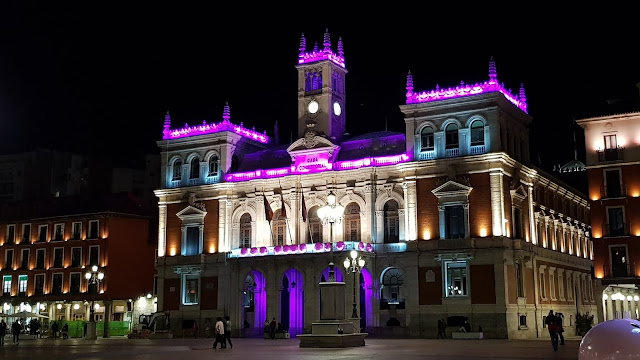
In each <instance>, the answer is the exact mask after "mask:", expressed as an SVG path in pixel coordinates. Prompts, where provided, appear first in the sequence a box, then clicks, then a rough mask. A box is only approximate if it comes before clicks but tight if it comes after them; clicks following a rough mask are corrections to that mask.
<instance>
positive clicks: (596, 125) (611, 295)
mask: <svg viewBox="0 0 640 360" xmlns="http://www.w3.org/2000/svg"><path fill="white" fill-rule="evenodd" d="M577 122H578V124H579V125H580V126H582V128H583V129H584V131H585V144H586V148H587V149H586V150H587V152H586V153H587V176H588V180H589V202H590V206H591V212H590V216H591V226H592V232H593V241H594V261H593V263H594V264H593V265H594V275H595V277H596V278H597V279H598V282H597V285H598V286H597V287H596V289H597V293H598V296H597V298H598V317H599V319H600V320H601V321H602V320H610V319H614V318H621V317H623V316H630V317H631V318H634V319H638V304H639V303H638V300H639V296H640V292H639V291H638V285H639V284H640V245H638V244H637V241H638V237H639V236H640V164H639V163H638V161H639V160H640V130H639V129H640V113H638V112H635V113H626V114H620V115H611V116H601V117H593V118H587V119H581V120H578V121H577Z"/></svg>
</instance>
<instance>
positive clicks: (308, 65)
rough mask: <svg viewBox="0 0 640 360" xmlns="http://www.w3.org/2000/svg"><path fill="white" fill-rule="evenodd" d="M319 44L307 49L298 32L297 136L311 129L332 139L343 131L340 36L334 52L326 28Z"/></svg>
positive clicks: (344, 101) (343, 94)
mask: <svg viewBox="0 0 640 360" xmlns="http://www.w3.org/2000/svg"><path fill="white" fill-rule="evenodd" d="M322 45H323V48H322V49H319V48H318V43H317V42H316V43H315V45H314V47H313V50H312V51H311V52H307V49H306V48H307V41H306V39H305V37H304V34H302V37H301V38H300V54H299V55H298V65H297V66H296V68H297V69H298V137H300V138H302V137H304V136H305V134H306V133H307V132H308V131H309V129H312V130H313V131H314V132H315V133H316V134H318V135H322V136H326V137H327V138H328V139H329V140H331V141H332V142H334V141H335V140H340V138H341V137H342V134H344V131H345V103H346V98H345V76H346V74H347V69H346V68H345V66H344V53H343V49H342V38H340V39H339V40H338V49H337V52H333V51H332V50H331V38H330V36H329V30H328V29H327V30H326V31H325V33H324V39H323V41H322Z"/></svg>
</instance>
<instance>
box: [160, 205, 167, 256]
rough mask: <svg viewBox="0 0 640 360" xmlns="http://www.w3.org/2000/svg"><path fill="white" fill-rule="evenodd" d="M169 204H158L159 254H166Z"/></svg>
mask: <svg viewBox="0 0 640 360" xmlns="http://www.w3.org/2000/svg"><path fill="white" fill-rule="evenodd" d="M166 224H167V205H164V204H161V205H158V256H159V257H161V256H165V252H166V249H167V233H166V227H167V225H166Z"/></svg>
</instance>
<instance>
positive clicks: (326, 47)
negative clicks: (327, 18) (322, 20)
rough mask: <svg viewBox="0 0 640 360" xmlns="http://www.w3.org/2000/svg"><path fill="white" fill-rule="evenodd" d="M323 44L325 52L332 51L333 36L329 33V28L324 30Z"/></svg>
mask: <svg viewBox="0 0 640 360" xmlns="http://www.w3.org/2000/svg"><path fill="white" fill-rule="evenodd" d="M322 46H324V48H323V49H322V51H324V52H325V53H329V52H331V36H330V35H329V28H327V29H325V30H324V40H323V41H322Z"/></svg>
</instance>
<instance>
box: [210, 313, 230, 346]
mask: <svg viewBox="0 0 640 360" xmlns="http://www.w3.org/2000/svg"><path fill="white" fill-rule="evenodd" d="M215 328H216V339H215V340H214V341H213V349H214V350H215V349H216V347H218V343H220V349H226V348H227V342H226V340H225V337H224V323H223V322H222V318H221V317H218V318H217V319H216V326H215Z"/></svg>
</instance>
